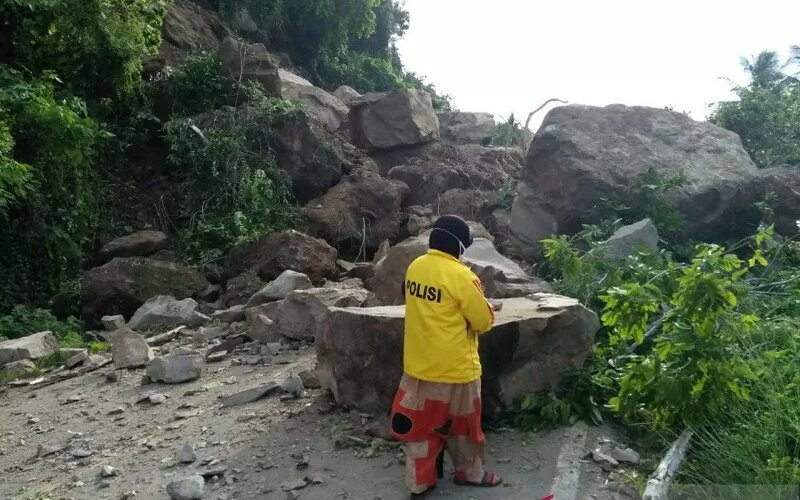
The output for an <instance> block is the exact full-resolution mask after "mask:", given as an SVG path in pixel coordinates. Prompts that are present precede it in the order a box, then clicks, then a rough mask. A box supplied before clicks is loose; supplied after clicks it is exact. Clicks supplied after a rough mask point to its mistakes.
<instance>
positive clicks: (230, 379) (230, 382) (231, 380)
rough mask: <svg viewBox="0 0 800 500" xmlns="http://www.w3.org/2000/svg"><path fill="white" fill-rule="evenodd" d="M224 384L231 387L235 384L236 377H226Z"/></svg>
mask: <svg viewBox="0 0 800 500" xmlns="http://www.w3.org/2000/svg"><path fill="white" fill-rule="evenodd" d="M224 383H225V384H227V385H233V384H235V383H236V377H228V378H226V379H225V382H224Z"/></svg>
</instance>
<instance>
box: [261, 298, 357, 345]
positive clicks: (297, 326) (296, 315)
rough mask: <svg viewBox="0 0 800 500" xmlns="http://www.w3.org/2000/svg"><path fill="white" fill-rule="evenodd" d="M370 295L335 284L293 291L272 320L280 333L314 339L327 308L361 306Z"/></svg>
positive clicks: (294, 337)
mask: <svg viewBox="0 0 800 500" xmlns="http://www.w3.org/2000/svg"><path fill="white" fill-rule="evenodd" d="M370 296H371V294H370V292H368V291H367V290H363V289H358V288H339V287H336V286H335V285H333V286H331V287H325V288H312V289H310V290H302V291H297V292H292V293H290V294H289V296H288V297H286V300H283V301H281V302H279V303H278V304H277V307H276V308H275V312H274V313H273V314H272V320H273V321H274V322H275V327H276V328H277V330H278V331H279V332H280V333H281V335H283V336H285V337H288V338H290V339H295V340H312V339H314V336H315V335H316V333H317V331H318V329H319V324H320V323H321V322H323V321H324V319H325V315H326V313H327V311H328V307H362V306H364V305H365V304H366V303H367V301H368V300H369V298H370Z"/></svg>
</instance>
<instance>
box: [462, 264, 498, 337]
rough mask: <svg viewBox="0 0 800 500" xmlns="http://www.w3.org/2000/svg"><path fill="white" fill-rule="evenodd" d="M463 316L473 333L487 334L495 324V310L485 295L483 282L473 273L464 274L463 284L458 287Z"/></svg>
mask: <svg viewBox="0 0 800 500" xmlns="http://www.w3.org/2000/svg"><path fill="white" fill-rule="evenodd" d="M458 290H459V295H460V296H459V302H460V304H461V314H463V315H464V318H465V319H466V320H467V323H469V328H470V330H471V331H473V332H476V333H479V334H480V333H486V332H488V331H489V330H491V329H492V325H493V324H494V308H492V306H491V304H489V302H488V301H487V300H486V296H485V295H484V294H483V287H482V286H481V281H480V280H479V279H478V277H477V276H475V275H474V274H472V273H464V274H463V283H462V284H460V286H459V287H458Z"/></svg>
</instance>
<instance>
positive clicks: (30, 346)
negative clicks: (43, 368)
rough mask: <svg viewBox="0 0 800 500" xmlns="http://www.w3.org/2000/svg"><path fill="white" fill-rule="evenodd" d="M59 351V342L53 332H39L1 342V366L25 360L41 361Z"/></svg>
mask: <svg viewBox="0 0 800 500" xmlns="http://www.w3.org/2000/svg"><path fill="white" fill-rule="evenodd" d="M56 351H58V340H56V338H55V337H54V336H53V334H52V332H39V333H34V334H33V335H28V336H27V337H20V338H18V339H13V340H6V341H4V342H0V366H2V365H6V364H8V363H13V362H14V361H20V360H23V359H40V358H44V357H46V356H50V355H51V354H55V352H56Z"/></svg>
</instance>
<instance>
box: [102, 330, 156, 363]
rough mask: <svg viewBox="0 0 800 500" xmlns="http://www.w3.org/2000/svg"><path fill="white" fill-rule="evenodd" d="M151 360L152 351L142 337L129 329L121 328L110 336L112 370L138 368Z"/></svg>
mask: <svg viewBox="0 0 800 500" xmlns="http://www.w3.org/2000/svg"><path fill="white" fill-rule="evenodd" d="M151 359H153V350H152V349H151V348H150V346H149V345H147V341H145V339H144V337H142V336H141V335H139V334H138V333H136V332H134V331H133V330H131V329H130V328H122V329H119V330H117V331H115V332H114V333H113V335H112V336H111V360H112V361H113V362H114V368H116V369H117V370H121V369H123V368H139V367H142V366H145V365H147V363H148V362H149V361H150V360H151Z"/></svg>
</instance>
